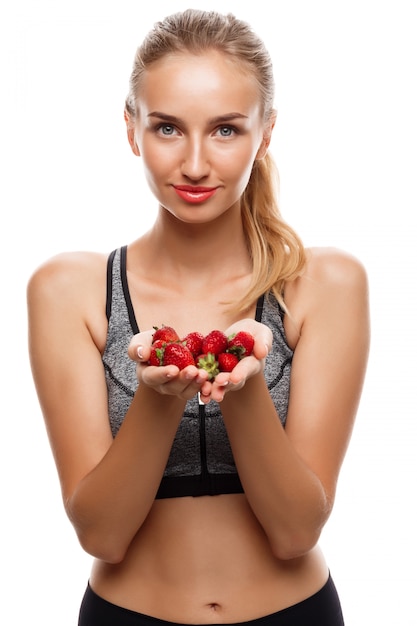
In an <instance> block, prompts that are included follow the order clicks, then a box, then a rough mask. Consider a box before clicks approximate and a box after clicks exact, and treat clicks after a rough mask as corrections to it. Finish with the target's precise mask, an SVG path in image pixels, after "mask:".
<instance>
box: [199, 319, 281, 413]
mask: <svg viewBox="0 0 417 626" xmlns="http://www.w3.org/2000/svg"><path fill="white" fill-rule="evenodd" d="M239 331H245V332H248V333H250V334H251V335H252V336H253V338H254V340H255V344H254V347H253V353H252V355H251V356H247V357H244V358H243V359H242V360H241V361H239V363H238V364H237V365H236V367H235V368H234V369H233V371H232V372H220V374H218V375H217V376H216V377H215V378H214V379H213V380H212V381H206V382H204V383H203V384H202V386H201V390H200V398H201V401H202V402H203V403H204V404H207V403H208V402H210V400H215V401H216V402H221V401H222V400H223V398H224V396H225V394H226V393H229V392H230V391H238V390H239V389H241V388H242V387H243V386H244V385H245V383H246V381H247V380H248V379H249V378H251V377H252V376H255V375H256V374H259V372H261V371H263V369H264V365H265V359H266V357H267V355H268V353H269V351H270V350H271V347H272V332H271V330H270V328H268V326H265V324H261V323H260V322H257V321H255V320H254V319H250V318H248V319H243V320H240V321H239V322H236V323H235V324H232V326H229V328H227V330H226V331H225V334H226V335H227V336H228V337H229V336H230V335H233V334H234V333H238V332H239Z"/></svg>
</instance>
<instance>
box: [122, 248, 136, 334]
mask: <svg viewBox="0 0 417 626" xmlns="http://www.w3.org/2000/svg"><path fill="white" fill-rule="evenodd" d="M126 257H127V246H123V247H122V248H121V249H120V276H121V279H122V287H123V293H124V296H125V300H126V306H127V312H128V315H129V320H130V325H131V327H132V331H133V334H134V335H137V334H138V332H140V331H139V326H138V323H137V321H136V317H135V311H134V310H133V304H132V300H131V298H130V291H129V285H128V284H127V269H126Z"/></svg>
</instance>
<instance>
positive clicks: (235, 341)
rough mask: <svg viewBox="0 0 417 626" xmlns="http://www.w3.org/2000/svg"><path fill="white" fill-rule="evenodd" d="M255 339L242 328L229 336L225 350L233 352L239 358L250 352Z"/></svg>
mask: <svg viewBox="0 0 417 626" xmlns="http://www.w3.org/2000/svg"><path fill="white" fill-rule="evenodd" d="M254 344H255V340H254V338H253V337H252V335H251V334H250V333H247V332H245V331H244V330H241V331H239V332H238V333H236V334H235V335H231V336H230V337H229V341H228V346H227V351H228V352H231V353H232V354H235V355H236V356H237V357H238V358H239V359H243V357H244V356H249V355H250V354H252V350H253V346H254Z"/></svg>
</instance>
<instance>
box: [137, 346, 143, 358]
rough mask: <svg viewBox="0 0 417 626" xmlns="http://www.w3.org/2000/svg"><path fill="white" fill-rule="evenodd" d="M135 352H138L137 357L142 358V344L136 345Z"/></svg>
mask: <svg viewBox="0 0 417 626" xmlns="http://www.w3.org/2000/svg"><path fill="white" fill-rule="evenodd" d="M137 354H138V358H139V359H140V360H142V359H143V346H138V349H137Z"/></svg>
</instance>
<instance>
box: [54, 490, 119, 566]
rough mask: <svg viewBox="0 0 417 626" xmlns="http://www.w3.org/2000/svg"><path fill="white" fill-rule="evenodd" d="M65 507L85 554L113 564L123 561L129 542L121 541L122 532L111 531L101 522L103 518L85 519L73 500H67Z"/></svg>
mask: <svg viewBox="0 0 417 626" xmlns="http://www.w3.org/2000/svg"><path fill="white" fill-rule="evenodd" d="M65 508H66V512H67V515H68V517H69V520H70V522H71V524H72V526H73V528H74V530H75V532H76V535H77V538H78V541H79V543H80V545H81V547H82V549H83V550H84V551H85V552H86V553H87V554H89V555H91V556H93V557H94V558H96V559H99V560H101V561H105V562H106V563H111V564H114V565H116V564H118V563H121V562H122V561H123V559H124V558H125V555H126V552H127V550H128V547H129V543H128V542H123V539H122V533H120V532H111V529H110V527H109V525H108V524H103V519H102V520H101V521H98V522H97V521H96V522H94V521H93V520H91V519H85V515H83V514H82V513H81V511H79V510H77V507H76V506H75V505H74V502H70V501H69V500H67V501H66V503H65Z"/></svg>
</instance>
